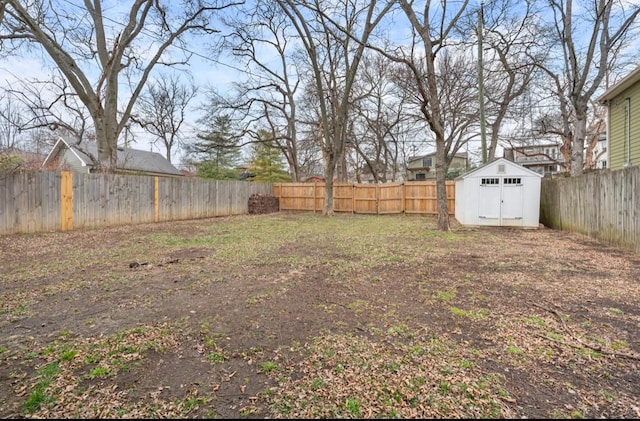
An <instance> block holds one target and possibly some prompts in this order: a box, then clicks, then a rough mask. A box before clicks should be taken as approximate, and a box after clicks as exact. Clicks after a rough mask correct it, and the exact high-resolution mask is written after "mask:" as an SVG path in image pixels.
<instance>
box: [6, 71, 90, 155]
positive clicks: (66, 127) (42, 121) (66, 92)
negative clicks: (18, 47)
mask: <svg viewBox="0 0 640 421" xmlns="http://www.w3.org/2000/svg"><path fill="white" fill-rule="evenodd" d="M6 92H7V94H8V95H11V97H12V98H15V99H16V100H17V101H18V102H19V103H20V104H21V106H22V109H23V115H22V118H21V121H20V126H19V130H20V131H21V132H29V131H40V133H42V131H43V130H45V131H49V132H50V136H51V137H52V138H53V137H61V136H62V137H66V138H68V139H69V141H71V142H75V143H78V142H80V140H82V139H83V138H85V137H87V135H88V134H89V133H93V126H92V125H91V117H90V116H89V113H88V112H87V109H86V108H85V107H84V105H83V104H82V103H81V102H80V101H79V98H78V95H77V94H76V93H75V92H74V90H73V89H72V88H71V87H70V86H69V83H68V81H67V79H65V77H64V76H63V75H62V74H61V73H60V72H58V71H55V70H54V71H53V74H52V76H51V79H50V80H37V79H24V80H16V81H15V82H14V83H12V88H10V89H7V91H6Z"/></svg>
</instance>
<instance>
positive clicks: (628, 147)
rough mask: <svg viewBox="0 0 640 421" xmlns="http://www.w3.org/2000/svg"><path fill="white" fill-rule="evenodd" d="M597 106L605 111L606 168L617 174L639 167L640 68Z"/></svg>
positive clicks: (601, 98)
mask: <svg viewBox="0 0 640 421" xmlns="http://www.w3.org/2000/svg"><path fill="white" fill-rule="evenodd" d="M598 102H599V103H600V104H602V105H604V106H605V107H607V136H606V141H607V145H606V150H607V155H608V167H609V168H610V169H612V170H618V169H621V168H626V167H630V166H632V165H638V164H640V137H638V135H639V134H640V67H638V68H637V69H636V70H634V71H633V72H631V73H630V74H629V75H627V76H626V77H624V78H623V79H622V80H621V81H620V82H618V83H616V84H615V85H613V86H612V87H611V88H609V89H608V90H607V91H606V92H605V93H604V94H602V96H601V97H600V98H598Z"/></svg>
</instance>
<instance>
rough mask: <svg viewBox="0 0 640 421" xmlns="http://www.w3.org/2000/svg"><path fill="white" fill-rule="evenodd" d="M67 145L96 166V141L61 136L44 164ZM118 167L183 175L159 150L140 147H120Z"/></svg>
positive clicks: (82, 160) (76, 154) (88, 163)
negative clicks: (69, 139) (75, 140)
mask: <svg viewBox="0 0 640 421" xmlns="http://www.w3.org/2000/svg"><path fill="white" fill-rule="evenodd" d="M64 147H67V148H68V149H69V150H71V151H72V152H73V154H74V155H75V156H76V157H77V158H78V159H79V160H80V162H81V163H82V165H83V166H90V167H91V166H94V165H95V162H94V159H92V157H96V158H97V156H98V147H97V145H96V143H94V142H90V143H81V144H73V143H70V142H67V141H66V140H65V139H63V138H60V139H58V141H57V142H56V144H55V145H54V146H53V149H51V152H49V155H47V158H46V159H45V162H44V164H43V165H46V164H47V163H48V161H49V160H51V159H54V158H55V157H56V156H57V155H58V154H59V153H60V151H61V150H62V149H63V148H64ZM116 168H117V169H119V170H124V171H136V172H144V173H158V174H168V175H182V173H181V172H180V171H179V170H178V169H177V168H176V167H174V166H173V165H172V164H171V163H170V162H169V161H168V160H167V159H166V158H165V157H164V156H162V155H161V154H159V153H158V152H151V151H143V150H140V149H131V148H122V147H118V153H117V160H116Z"/></svg>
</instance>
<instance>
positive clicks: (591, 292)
mask: <svg viewBox="0 0 640 421" xmlns="http://www.w3.org/2000/svg"><path fill="white" fill-rule="evenodd" d="M435 228H436V225H435V220H434V219H433V218H430V217H418V216H363V215H336V216H334V217H332V218H326V217H322V216H319V215H313V214H290V213H275V214H269V215H249V216H237V217H225V218H215V219H205V220H197V221H181V222H174V223H163V224H150V225H140V226H130V227H118V228H111V229H103V230H86V231H74V232H64V233H46V234H38V235H17V236H5V237H0V250H1V259H0V417H2V418H28V417H38V418H164V417H174V418H205V417H206V418H282V417H284V418H415V417H418V418H421V417H426V418H638V417H640V371H639V364H640V306H639V303H640V255H638V254H637V253H634V252H631V251H627V250H622V249H619V248H615V247H612V246H609V245H607V244H604V243H602V242H598V241H596V240H593V239H590V238H588V237H585V236H582V235H579V234H572V233H567V232H560V231H555V230H551V229H546V228H544V227H541V229H538V230H518V229H506V228H495V227H494V228H489V227H487V228H467V227H461V226H457V225H454V227H453V230H452V231H451V232H450V233H443V232H440V231H438V230H436V229H435Z"/></svg>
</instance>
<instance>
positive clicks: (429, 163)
mask: <svg viewBox="0 0 640 421" xmlns="http://www.w3.org/2000/svg"><path fill="white" fill-rule="evenodd" d="M468 169H469V159H468V157H467V153H466V152H459V153H457V154H455V156H454V157H453V158H452V159H451V163H450V164H449V173H455V174H456V175H458V174H460V173H463V172H465V171H466V170H468ZM435 179H436V153H435V152H432V153H430V154H427V155H420V156H414V157H410V158H408V159H407V181H423V180H435Z"/></svg>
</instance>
